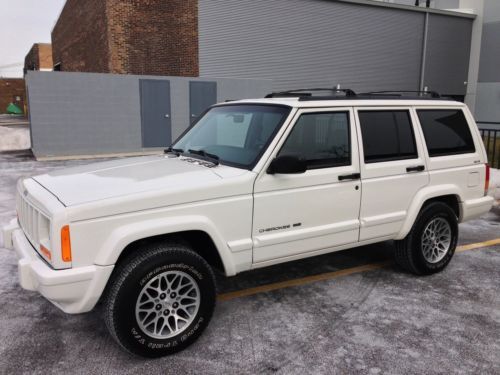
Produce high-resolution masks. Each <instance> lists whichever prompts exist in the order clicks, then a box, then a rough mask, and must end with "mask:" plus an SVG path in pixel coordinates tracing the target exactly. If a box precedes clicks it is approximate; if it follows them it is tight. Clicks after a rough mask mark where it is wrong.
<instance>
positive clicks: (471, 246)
mask: <svg viewBox="0 0 500 375" xmlns="http://www.w3.org/2000/svg"><path fill="white" fill-rule="evenodd" d="M495 245H500V238H495V239H494V240H489V241H484V242H478V243H471V244H469V245H462V246H457V249H456V250H455V252H457V253H461V252H463V251H467V250H474V249H480V248H482V247H488V246H495Z"/></svg>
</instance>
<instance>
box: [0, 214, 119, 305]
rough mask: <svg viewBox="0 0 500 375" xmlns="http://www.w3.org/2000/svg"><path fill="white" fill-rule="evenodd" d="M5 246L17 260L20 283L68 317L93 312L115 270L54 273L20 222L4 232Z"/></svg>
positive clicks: (100, 268) (97, 268) (93, 268)
mask: <svg viewBox="0 0 500 375" xmlns="http://www.w3.org/2000/svg"><path fill="white" fill-rule="evenodd" d="M3 238H4V246H5V247H6V248H8V249H14V250H15V252H16V254H17V258H18V263H17V265H18V271H19V283H20V284H21V287H22V288H23V289H26V290H32V291H37V292H39V293H40V294H41V295H42V296H44V297H45V298H47V299H48V300H49V301H50V302H52V303H53V304H54V305H56V306H57V307H59V308H60V309H61V310H63V311H64V312H66V313H69V314H78V313H83V312H87V311H90V310H92V309H93V308H94V306H95V304H96V303H97V301H98V300H99V298H100V296H101V294H102V292H103V291H104V288H105V286H106V283H107V282H108V280H109V277H110V275H111V272H112V271H113V267H114V266H96V265H92V266H87V267H76V268H71V269H65V270H54V269H52V268H51V267H49V266H48V265H47V263H45V262H44V261H43V260H42V259H41V258H40V257H39V255H38V254H37V253H36V251H35V249H34V248H33V246H31V244H30V243H29V241H28V239H27V238H26V236H25V235H24V233H23V231H22V229H21V228H20V227H19V225H18V223H17V220H16V219H14V220H12V221H11V222H10V224H9V225H7V226H6V227H4V228H3Z"/></svg>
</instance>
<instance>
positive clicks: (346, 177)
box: [339, 173, 361, 181]
mask: <svg viewBox="0 0 500 375" xmlns="http://www.w3.org/2000/svg"><path fill="white" fill-rule="evenodd" d="M360 178H361V174H360V173H353V174H345V175H343V176H339V181H346V180H359V179H360Z"/></svg>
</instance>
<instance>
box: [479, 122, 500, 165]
mask: <svg viewBox="0 0 500 375" xmlns="http://www.w3.org/2000/svg"><path fill="white" fill-rule="evenodd" d="M479 131H480V132H481V137H482V138H483V142H484V146H485V147H486V153H487V154H488V162H489V164H490V166H491V167H492V168H499V169H500V129H479Z"/></svg>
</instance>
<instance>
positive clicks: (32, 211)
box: [16, 193, 49, 251]
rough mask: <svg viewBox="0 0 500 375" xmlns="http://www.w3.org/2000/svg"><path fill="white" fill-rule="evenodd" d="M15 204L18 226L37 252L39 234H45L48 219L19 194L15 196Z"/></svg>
mask: <svg viewBox="0 0 500 375" xmlns="http://www.w3.org/2000/svg"><path fill="white" fill-rule="evenodd" d="M16 203H17V214H18V216H19V224H20V226H21V228H22V229H23V232H24V234H25V235H26V237H27V238H28V240H29V241H30V242H31V244H32V245H33V247H34V248H35V249H36V250H37V251H38V249H39V248H40V233H41V232H42V233H43V232H45V229H46V228H47V226H48V221H49V219H48V218H47V217H46V216H45V215H44V214H42V213H41V212H40V210H38V209H37V208H35V207H34V206H33V205H32V204H31V203H30V202H28V200H27V199H26V198H25V197H24V196H23V195H22V194H21V193H18V194H17V202H16Z"/></svg>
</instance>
